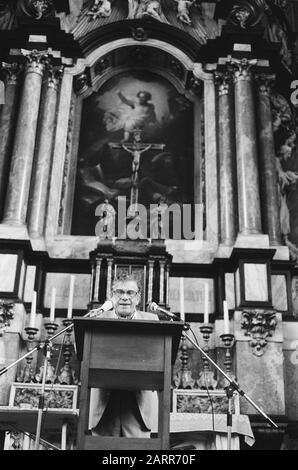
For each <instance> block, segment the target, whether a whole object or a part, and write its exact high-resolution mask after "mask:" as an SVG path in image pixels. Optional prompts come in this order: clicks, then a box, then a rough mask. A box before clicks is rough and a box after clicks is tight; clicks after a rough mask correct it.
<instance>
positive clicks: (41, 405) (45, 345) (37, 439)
mask: <svg viewBox="0 0 298 470" xmlns="http://www.w3.org/2000/svg"><path fill="white" fill-rule="evenodd" d="M89 315H90V312H88V313H86V315H83V317H82V318H86V317H88V316H89ZM73 326H74V324H73V322H71V323H70V324H69V325H67V326H66V327H65V328H63V329H62V330H61V331H58V332H57V333H55V334H54V335H53V336H51V337H50V338H47V339H46V340H45V341H44V342H41V343H39V344H38V345H37V346H35V348H33V349H31V350H30V351H28V352H27V353H26V354H24V355H23V356H21V357H19V359H17V360H16V361H14V362H12V363H11V364H10V365H9V366H6V367H3V368H2V369H1V370H0V377H1V375H3V374H5V373H6V372H7V371H8V370H10V369H11V368H12V367H14V366H15V365H17V364H18V363H19V362H21V361H22V360H23V359H25V358H26V357H27V356H30V355H31V354H33V353H34V352H36V351H39V350H40V349H43V350H44V354H45V359H44V367H43V375H42V384H41V394H40V397H39V404H38V416H37V425H36V434H35V450H38V448H39V444H40V432H41V424H42V416H43V408H44V392H45V382H46V374H47V367H48V361H49V359H50V357H51V348H52V341H53V340H54V339H55V338H57V337H58V336H60V335H62V333H65V332H66V331H68V330H69V329H71V328H72V327H73Z"/></svg>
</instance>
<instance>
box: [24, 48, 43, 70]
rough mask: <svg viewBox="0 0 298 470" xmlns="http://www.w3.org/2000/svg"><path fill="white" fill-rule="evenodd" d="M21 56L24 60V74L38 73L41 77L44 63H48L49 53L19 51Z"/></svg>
mask: <svg viewBox="0 0 298 470" xmlns="http://www.w3.org/2000/svg"><path fill="white" fill-rule="evenodd" d="M21 53H22V55H23V56H24V57H25V58H26V69H25V73H38V74H39V75H43V72H44V68H45V65H46V63H47V62H48V61H49V51H48V50H44V51H38V50H36V49H34V50H32V51H28V50H26V49H21Z"/></svg>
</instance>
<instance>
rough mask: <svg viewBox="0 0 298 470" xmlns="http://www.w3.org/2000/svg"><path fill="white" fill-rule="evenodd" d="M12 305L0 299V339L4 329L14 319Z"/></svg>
mask: <svg viewBox="0 0 298 470" xmlns="http://www.w3.org/2000/svg"><path fill="white" fill-rule="evenodd" d="M14 305H15V304H14V303H13V302H6V301H5V300H2V299H0V337H1V336H3V334H4V333H5V328H6V327H8V326H10V321H11V320H13V317H14Z"/></svg>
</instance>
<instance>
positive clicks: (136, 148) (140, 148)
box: [110, 129, 165, 207]
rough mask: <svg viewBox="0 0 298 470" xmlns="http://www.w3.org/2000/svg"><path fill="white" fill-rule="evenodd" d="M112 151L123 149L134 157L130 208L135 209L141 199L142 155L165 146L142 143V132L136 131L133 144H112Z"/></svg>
mask: <svg viewBox="0 0 298 470" xmlns="http://www.w3.org/2000/svg"><path fill="white" fill-rule="evenodd" d="M110 147H111V148H112V149H121V148H122V149H123V150H125V151H126V152H128V153H130V154H131V155H132V157H133V160H132V175H131V189H130V206H131V207H135V205H136V204H137V203H138V198H139V170H140V159H141V155H142V154H143V153H145V152H148V151H149V150H163V149H164V148H165V144H154V143H144V142H141V131H140V130H139V129H135V130H134V138H133V141H132V142H119V143H118V142H111V143H110Z"/></svg>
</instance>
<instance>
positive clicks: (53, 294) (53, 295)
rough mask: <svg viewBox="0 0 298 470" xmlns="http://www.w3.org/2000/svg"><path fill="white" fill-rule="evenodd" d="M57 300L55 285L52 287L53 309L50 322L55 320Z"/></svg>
mask: <svg viewBox="0 0 298 470" xmlns="http://www.w3.org/2000/svg"><path fill="white" fill-rule="evenodd" d="M55 302H56V289H55V287H53V289H52V297H51V310H50V322H52V323H54V322H55Z"/></svg>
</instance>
